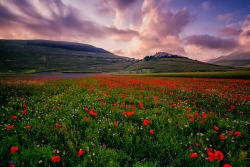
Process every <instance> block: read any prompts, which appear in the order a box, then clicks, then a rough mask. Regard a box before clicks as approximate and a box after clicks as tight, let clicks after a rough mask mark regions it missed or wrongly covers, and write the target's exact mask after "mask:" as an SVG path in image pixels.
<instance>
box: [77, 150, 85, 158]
mask: <svg viewBox="0 0 250 167" xmlns="http://www.w3.org/2000/svg"><path fill="white" fill-rule="evenodd" d="M83 154H84V151H83V150H82V149H80V150H79V151H78V156H80V157H81V156H82V155H83Z"/></svg>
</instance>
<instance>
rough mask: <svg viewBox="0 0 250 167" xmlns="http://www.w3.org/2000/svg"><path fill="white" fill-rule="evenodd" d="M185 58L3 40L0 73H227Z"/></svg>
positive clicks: (53, 42) (62, 43) (168, 54)
mask: <svg viewBox="0 0 250 167" xmlns="http://www.w3.org/2000/svg"><path fill="white" fill-rule="evenodd" d="M227 70H234V68H232V67H226V66H219V65H213V64H207V63H203V62H199V61H196V60H192V59H189V58H187V57H184V56H179V55H174V54H170V53H166V52H157V53H156V54H155V55H152V56H146V57H145V58H144V59H142V60H137V59H131V58H127V57H121V56H117V55H114V54H113V53H111V52H109V51H106V50H104V49H102V48H97V47H95V46H92V45H88V44H80V43H72V42H62V41H48V40H0V73H5V74H6V73H7V74H8V73H9V74H11V73H35V72H80V73H101V72H122V73H124V72H125V73H127V72H128V73H144V72H146V73H148V72H150V73H156V72H191V71H227Z"/></svg>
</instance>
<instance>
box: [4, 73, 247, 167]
mask: <svg viewBox="0 0 250 167" xmlns="http://www.w3.org/2000/svg"><path fill="white" fill-rule="evenodd" d="M0 111H1V117H0V122H1V123H0V131H1V133H0V143H1V147H0V158H1V162H0V166H12V167H14V166H16V167H18V166H67V167H68V166H98V167H99V166H112V167H113V166H136V167H139V166H148V167H152V166H160V167H162V166H190V167H191V166H192V167H196V166H197V167H200V166H214V167H220V166H221V167H230V166H250V146H249V145H250V80H235V79H234V80H232V79H202V78H157V77H135V76H92V77H91V76H90V77H85V78H74V79H20V80H10V79H7V80H1V82H0Z"/></svg>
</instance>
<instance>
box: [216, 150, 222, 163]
mask: <svg viewBox="0 0 250 167" xmlns="http://www.w3.org/2000/svg"><path fill="white" fill-rule="evenodd" d="M214 155H215V157H216V159H217V160H219V161H222V160H223V159H224V154H223V153H222V152H221V151H215V153H214Z"/></svg>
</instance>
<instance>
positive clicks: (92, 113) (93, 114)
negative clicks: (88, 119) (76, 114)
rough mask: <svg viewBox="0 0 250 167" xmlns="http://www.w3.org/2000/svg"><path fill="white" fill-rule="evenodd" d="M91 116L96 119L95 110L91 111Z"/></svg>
mask: <svg viewBox="0 0 250 167" xmlns="http://www.w3.org/2000/svg"><path fill="white" fill-rule="evenodd" d="M89 115H91V116H93V117H96V116H97V113H96V112H95V111H94V110H90V111H89Z"/></svg>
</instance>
